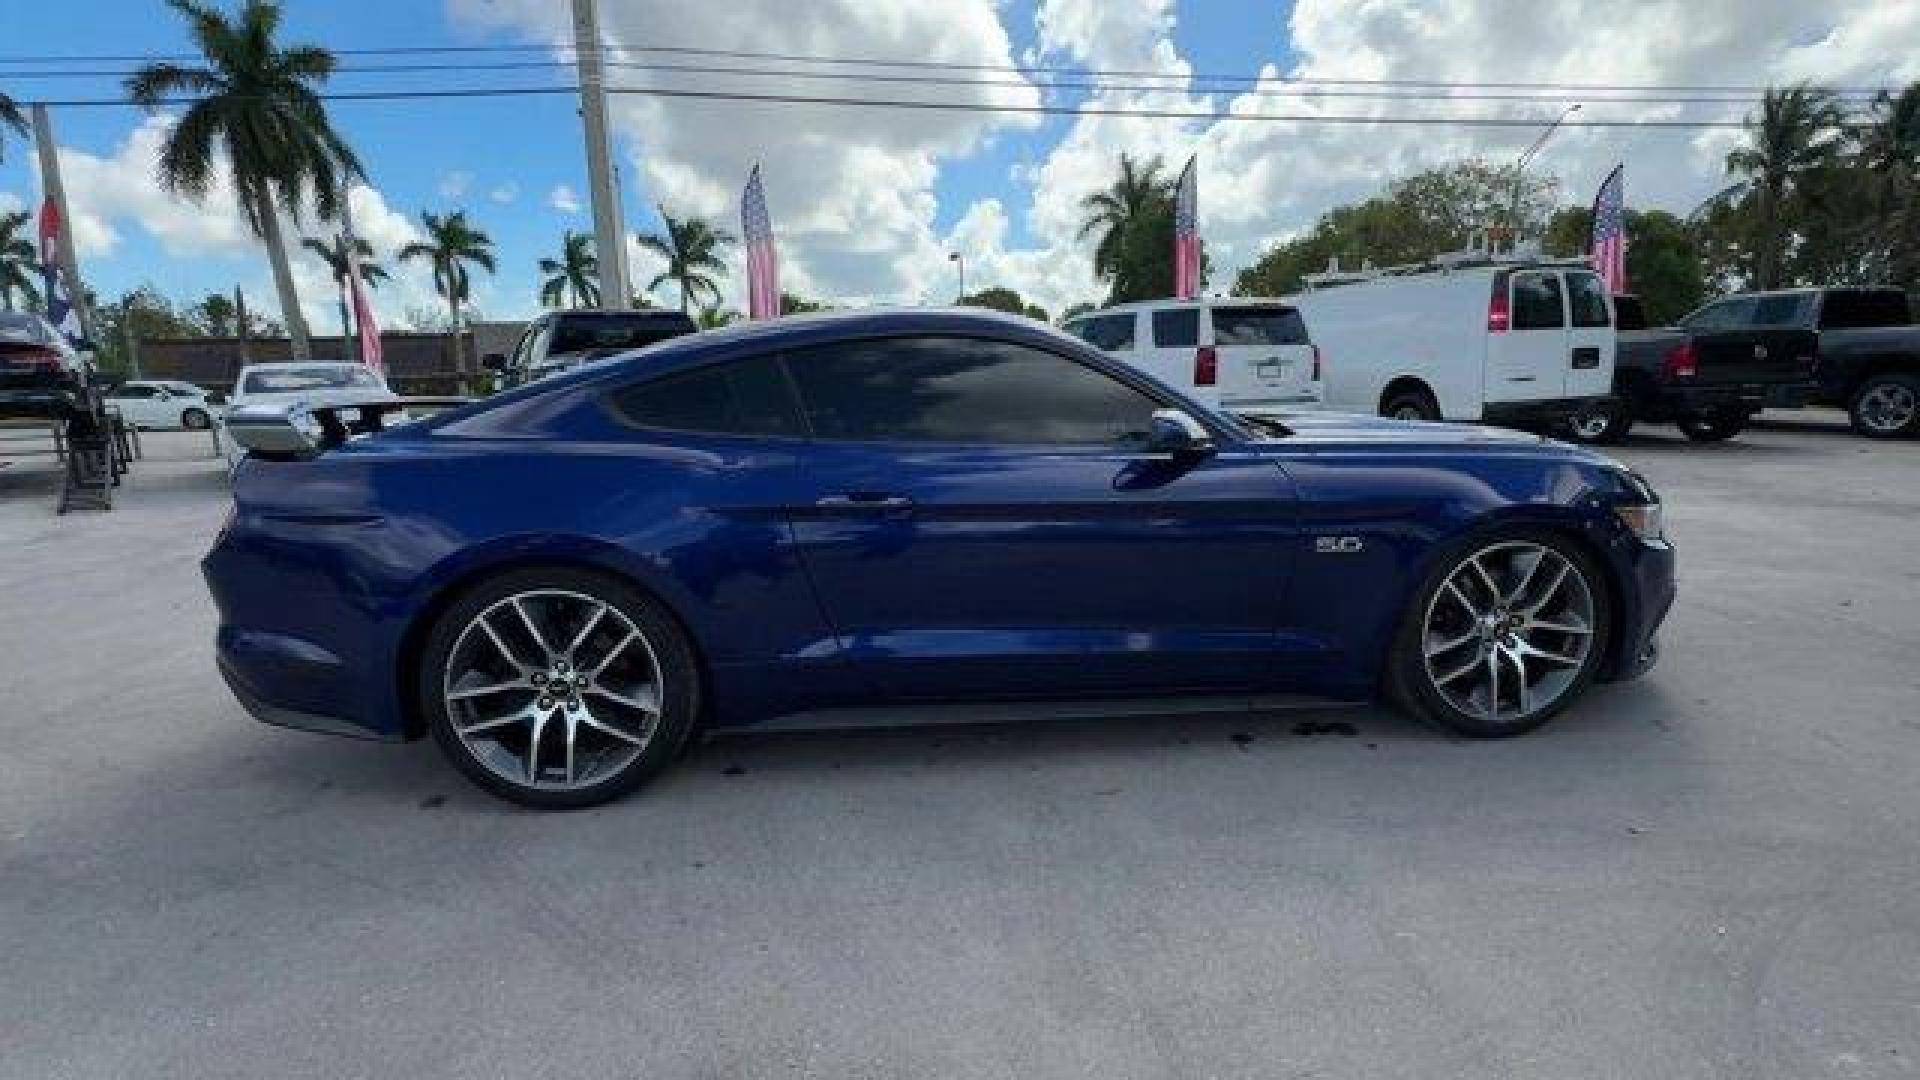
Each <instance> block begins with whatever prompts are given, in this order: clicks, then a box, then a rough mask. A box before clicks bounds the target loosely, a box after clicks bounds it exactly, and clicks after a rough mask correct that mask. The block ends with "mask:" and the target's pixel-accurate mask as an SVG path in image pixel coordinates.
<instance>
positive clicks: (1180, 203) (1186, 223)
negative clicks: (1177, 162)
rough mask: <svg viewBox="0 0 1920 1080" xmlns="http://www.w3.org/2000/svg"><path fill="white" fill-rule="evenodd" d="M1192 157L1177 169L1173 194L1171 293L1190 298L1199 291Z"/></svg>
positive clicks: (1197, 200)
mask: <svg viewBox="0 0 1920 1080" xmlns="http://www.w3.org/2000/svg"><path fill="white" fill-rule="evenodd" d="M1194 160H1195V159H1194V158H1191V157H1190V158H1188V159H1187V167H1186V168H1184V169H1181V170H1180V187H1179V190H1178V191H1177V192H1175V194H1174V197H1173V295H1174V298H1175V299H1176V300H1191V299H1193V298H1194V297H1195V296H1197V295H1199V293H1200V222H1199V220H1198V219H1199V215H1200V206H1199V203H1200V194H1199V192H1198V191H1196V190H1195V185H1196V183H1197V181H1196V180H1195V179H1194V168H1193V164H1194Z"/></svg>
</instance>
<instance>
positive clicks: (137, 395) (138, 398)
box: [111, 383, 161, 428]
mask: <svg viewBox="0 0 1920 1080" xmlns="http://www.w3.org/2000/svg"><path fill="white" fill-rule="evenodd" d="M158 396H159V389H158V388H157V387H155V386H153V385H152V384H151V383H128V384H126V385H125V386H122V387H121V388H120V389H118V390H116V391H114V392H113V396H112V398H111V400H112V402H113V404H114V407H115V408H117V409H119V410H120V415H121V417H122V418H124V419H125V420H126V422H127V423H129V424H132V425H133V426H134V427H140V428H150V427H158V426H161V425H160V424H159V423H158V422H157V421H156V420H155V414H156V412H157V411H158V410H157V409H156V408H155V405H156V403H157V399H158Z"/></svg>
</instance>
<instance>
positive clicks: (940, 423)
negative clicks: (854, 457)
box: [787, 337, 1159, 446]
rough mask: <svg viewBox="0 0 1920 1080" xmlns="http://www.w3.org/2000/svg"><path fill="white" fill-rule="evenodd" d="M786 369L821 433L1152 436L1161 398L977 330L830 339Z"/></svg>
mask: <svg viewBox="0 0 1920 1080" xmlns="http://www.w3.org/2000/svg"><path fill="white" fill-rule="evenodd" d="M787 369H788V371H790V372H791V373H792V374H793V380H794V383H795V384H796V385H797V386H798V387H799V390H800V398H801V401H802V403H803V406H804V408H805V410H806V414H807V421H808V423H809V425H810V426H811V428H812V431H813V435H814V437H815V438H817V439H838V440H846V441H853V442H949V443H982V444H994V443H1000V444H1052V445H1063V444H1064V445H1083V446H1113V445H1119V444H1123V443H1127V442H1136V441H1138V440H1140V439H1142V438H1144V437H1145V435H1146V433H1147V431H1148V427H1149V421H1150V420H1151V418H1152V416H1153V410H1154V409H1156V408H1158V407H1159V406H1158V403H1157V402H1155V401H1154V400H1153V399H1152V398H1150V397H1148V396H1147V395H1145V394H1143V393H1141V392H1140V391H1138V390H1135V389H1134V388H1133V387H1131V386H1128V385H1127V384H1126V383H1123V382H1121V381H1119V380H1118V379H1115V378H1113V377H1112V376H1109V375H1107V374H1105V373H1103V372H1099V371H1095V370H1094V369H1092V368H1090V367H1087V366H1085V365H1083V364H1080V363H1076V362H1075V361H1073V360H1069V359H1068V358H1066V357H1064V356H1059V355H1056V354H1054V353H1050V352H1046V351H1043V350H1040V349H1032V348H1028V347H1026V346H1024V345H1015V344H1012V343H1010V342H1004V341H989V340H984V339H978V338H933V337H927V338H885V339H881V340H876V341H852V342H843V343H838V344H834V345H821V346H817V347H814V348H811V349H801V350H796V351H795V352H793V353H791V354H789V355H788V357H787Z"/></svg>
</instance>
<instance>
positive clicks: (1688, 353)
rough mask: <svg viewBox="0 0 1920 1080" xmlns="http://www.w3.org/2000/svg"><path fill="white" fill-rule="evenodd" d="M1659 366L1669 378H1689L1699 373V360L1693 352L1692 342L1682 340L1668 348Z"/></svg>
mask: <svg viewBox="0 0 1920 1080" xmlns="http://www.w3.org/2000/svg"><path fill="white" fill-rule="evenodd" d="M1661 367H1662V369H1663V370H1664V371H1665V372H1666V375H1667V378H1669V379H1691V378H1693V377H1694V376H1695V375H1698V374H1700V361H1699V358H1698V357H1697V356H1696V355H1695V354H1694V351H1693V342H1691V341H1683V342H1681V343H1680V344H1678V345H1675V346H1674V347H1673V348H1671V349H1668V350H1667V358H1666V359H1665V360H1664V361H1662V362H1661Z"/></svg>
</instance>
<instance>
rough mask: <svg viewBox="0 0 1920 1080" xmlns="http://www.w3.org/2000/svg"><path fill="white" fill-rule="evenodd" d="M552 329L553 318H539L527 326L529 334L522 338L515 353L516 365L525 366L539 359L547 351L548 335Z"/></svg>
mask: <svg viewBox="0 0 1920 1080" xmlns="http://www.w3.org/2000/svg"><path fill="white" fill-rule="evenodd" d="M552 330H553V320H552V319H538V320H536V321H535V322H534V324H533V325H532V326H529V327H527V336H526V337H523V338H521V339H520V348H519V349H518V350H516V351H515V353H514V357H513V363H514V366H515V367H520V368H524V367H526V366H527V365H528V364H531V363H533V362H534V361H536V360H538V359H539V358H540V356H541V354H542V353H543V352H544V351H545V345H546V341H547V335H548V334H549V333H550V332H551V331H552Z"/></svg>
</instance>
